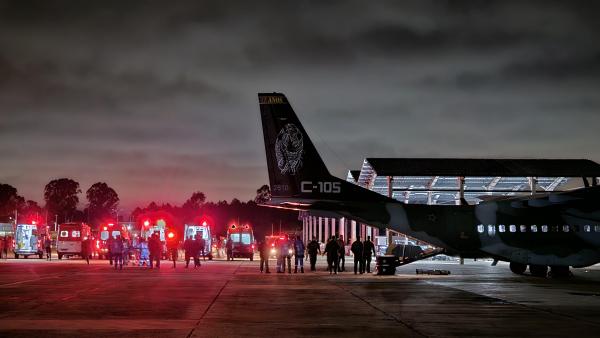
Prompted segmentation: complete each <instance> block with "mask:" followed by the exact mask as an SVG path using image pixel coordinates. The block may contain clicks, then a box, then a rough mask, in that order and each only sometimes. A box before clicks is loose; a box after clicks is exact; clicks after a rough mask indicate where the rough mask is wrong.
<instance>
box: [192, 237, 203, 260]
mask: <svg viewBox="0 0 600 338" xmlns="http://www.w3.org/2000/svg"><path fill="white" fill-rule="evenodd" d="M193 243H194V244H193V245H194V246H193V247H194V268H198V267H200V266H202V264H200V255H201V253H202V237H201V236H200V235H199V234H196V235H194V242H193Z"/></svg>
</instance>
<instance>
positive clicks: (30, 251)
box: [13, 224, 44, 259]
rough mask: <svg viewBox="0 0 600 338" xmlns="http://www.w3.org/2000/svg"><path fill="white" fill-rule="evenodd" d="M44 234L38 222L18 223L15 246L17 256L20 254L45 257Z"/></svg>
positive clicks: (22, 255)
mask: <svg viewBox="0 0 600 338" xmlns="http://www.w3.org/2000/svg"><path fill="white" fill-rule="evenodd" d="M42 236H43V234H42V233H41V231H39V229H38V225H37V224H17V226H16V227H15V243H14V244H15V245H14V247H13V252H14V254H15V258H19V256H21V257H25V258H27V257H29V256H38V257H39V258H40V259H41V258H43V257H44V248H43V247H42V245H43V243H42Z"/></svg>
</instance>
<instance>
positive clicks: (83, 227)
mask: <svg viewBox="0 0 600 338" xmlns="http://www.w3.org/2000/svg"><path fill="white" fill-rule="evenodd" d="M90 236H91V231H90V227H89V226H88V225H87V224H85V223H83V222H71V223H62V224H59V226H58V236H57V237H56V251H57V252H58V259H62V258H63V257H72V256H82V255H81V242H82V241H83V240H84V239H87V238H90Z"/></svg>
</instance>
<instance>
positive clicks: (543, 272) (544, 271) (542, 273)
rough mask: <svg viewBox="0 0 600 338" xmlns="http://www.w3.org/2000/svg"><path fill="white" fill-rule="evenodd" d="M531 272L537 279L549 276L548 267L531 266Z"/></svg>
mask: <svg viewBox="0 0 600 338" xmlns="http://www.w3.org/2000/svg"><path fill="white" fill-rule="evenodd" d="M529 272H531V274H532V275H533V276H536V277H546V276H548V266H547V265H536V264H530V265H529Z"/></svg>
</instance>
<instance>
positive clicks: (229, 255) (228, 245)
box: [225, 238, 233, 261]
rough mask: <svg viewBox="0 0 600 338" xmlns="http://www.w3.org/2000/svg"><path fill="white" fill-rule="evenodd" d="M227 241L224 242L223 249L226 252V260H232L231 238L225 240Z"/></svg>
mask: <svg viewBox="0 0 600 338" xmlns="http://www.w3.org/2000/svg"><path fill="white" fill-rule="evenodd" d="M226 241H227V243H225V251H226V253H227V260H228V261H229V260H233V241H232V240H231V238H229V239H227V240H226Z"/></svg>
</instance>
